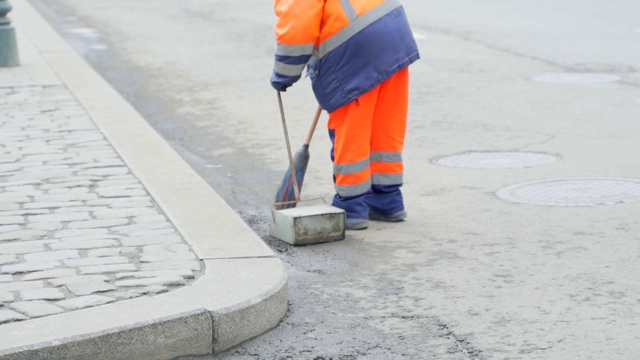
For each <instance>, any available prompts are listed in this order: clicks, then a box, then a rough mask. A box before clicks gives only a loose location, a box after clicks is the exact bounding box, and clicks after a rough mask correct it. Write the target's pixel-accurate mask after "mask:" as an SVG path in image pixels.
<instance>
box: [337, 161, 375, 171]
mask: <svg viewBox="0 0 640 360" xmlns="http://www.w3.org/2000/svg"><path fill="white" fill-rule="evenodd" d="M369 165H370V162H369V159H364V160H362V161H358V162H356V163H352V164H345V165H335V164H334V165H333V173H334V174H340V175H350V174H357V173H359V172H361V171H364V170H366V169H368V168H369Z"/></svg>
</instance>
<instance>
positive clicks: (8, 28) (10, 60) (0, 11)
mask: <svg viewBox="0 0 640 360" xmlns="http://www.w3.org/2000/svg"><path fill="white" fill-rule="evenodd" d="M11 9H12V7H11V4H9V0H0V67H5V66H18V65H20V59H19V58H18V43H17V41H16V31H15V29H14V28H13V26H12V25H11V20H10V19H9V18H8V17H7V14H8V13H9V12H10V11H11Z"/></svg>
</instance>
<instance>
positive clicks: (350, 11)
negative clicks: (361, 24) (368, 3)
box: [340, 0, 358, 21]
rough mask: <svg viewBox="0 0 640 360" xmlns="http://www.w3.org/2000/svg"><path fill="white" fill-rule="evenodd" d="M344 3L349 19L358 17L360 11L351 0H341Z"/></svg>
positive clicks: (343, 6)
mask: <svg viewBox="0 0 640 360" xmlns="http://www.w3.org/2000/svg"><path fill="white" fill-rule="evenodd" d="M340 3H341V4H342V8H343V9H344V13H345V14H347V17H348V18H349V20H351V21H353V20H355V19H357V18H358V12H357V11H356V9H354V8H353V5H352V4H351V1H349V0H340Z"/></svg>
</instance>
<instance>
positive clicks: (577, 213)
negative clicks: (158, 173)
mask: <svg viewBox="0 0 640 360" xmlns="http://www.w3.org/2000/svg"><path fill="white" fill-rule="evenodd" d="M31 2H32V3H33V4H34V5H36V7H37V8H38V9H39V10H40V11H41V12H42V13H43V14H44V15H45V17H46V18H47V19H48V20H49V21H50V22H51V23H52V24H53V25H54V26H55V27H56V28H57V29H58V31H59V32H60V33H61V34H62V35H63V36H64V37H65V38H66V39H67V40H68V41H69V43H70V44H72V45H73V47H74V48H75V49H76V50H77V51H78V52H80V53H81V54H82V55H83V56H84V57H85V58H86V59H87V60H88V61H89V62H90V63H91V65H92V66H94V68H96V69H97V70H98V72H100V73H101V74H102V75H103V76H104V77H105V78H106V79H107V80H108V81H109V82H110V83H111V84H112V85H113V86H114V87H115V88H116V89H117V90H118V91H119V92H120V93H121V94H123V95H124V96H125V97H126V98H127V99H128V100H129V101H130V102H131V103H132V104H133V105H134V106H135V107H136V109H137V110H138V111H139V112H140V113H141V114H142V115H143V116H144V117H145V118H146V119H147V120H148V121H149V123H150V124H151V125H152V126H153V127H154V128H155V129H156V130H157V131H158V132H159V133H160V134H161V135H162V136H163V137H164V138H165V139H166V140H167V142H169V143H170V144H171V145H172V146H173V147H174V148H175V149H176V150H177V151H178V153H180V155H181V156H182V157H183V158H184V159H185V160H186V161H187V162H188V163H189V164H190V165H191V166H192V167H193V168H194V169H195V170H196V171H197V172H198V173H199V174H200V175H201V176H202V177H203V178H204V179H205V180H206V181H207V182H208V183H209V184H210V185H211V186H212V187H213V188H214V189H215V190H216V191H217V192H218V193H219V194H220V195H221V196H222V197H223V198H224V199H225V200H226V201H227V202H228V203H229V204H230V205H231V206H232V207H233V208H234V209H235V210H236V211H237V212H238V214H240V216H241V217H242V218H243V219H244V220H245V221H246V222H247V223H248V224H249V225H250V226H251V227H252V228H253V229H254V230H255V231H256V232H257V233H258V234H259V235H261V236H262V237H263V238H264V239H265V241H267V243H269V245H270V246H271V247H272V248H273V249H274V250H275V251H276V252H277V253H278V254H279V256H280V257H281V258H282V259H283V261H284V262H285V263H286V264H287V266H288V270H289V276H290V278H289V279H290V280H289V281H290V283H289V284H290V292H289V294H290V295H289V296H290V306H289V312H288V314H287V316H286V317H285V319H284V320H283V322H282V323H281V324H280V325H279V326H278V327H277V328H276V329H274V330H273V331H271V332H269V333H267V334H265V335H263V336H261V337H259V338H257V339H254V340H251V341H249V342H247V343H245V344H242V345H240V346H238V347H237V348H234V349H232V350H229V351H227V352H226V353H224V354H220V355H218V356H216V358H217V359H443V360H449V359H452V360H453V359H456V360H457V359H633V358H640V345H639V344H640V341H639V340H640V339H638V337H639V334H640V329H639V328H638V322H639V321H640V315H639V311H638V302H639V301H640V297H638V293H639V291H640V285H639V284H638V281H637V279H638V278H639V276H640V271H639V270H638V267H637V260H638V254H639V253H640V249H639V246H638V242H637V238H636V236H635V235H634V234H638V231H640V224H639V223H638V220H637V216H635V217H634V216H633V215H632V214H633V213H634V212H635V214H638V213H640V212H639V211H638V209H639V208H638V206H637V205H633V204H630V205H620V206H617V205H616V206H610V207H589V208H584V207H575V208H573V207H536V206H525V205H515V204H511V203H507V202H504V201H501V200H498V199H497V198H496V197H495V195H494V193H495V191H496V190H497V189H499V188H501V187H503V186H506V185H510V184H513V183H518V182H525V181H531V180H535V179H541V178H552V177H553V178H559V177H580V176H616V177H634V176H638V174H640V164H639V163H638V157H637V150H638V145H637V138H638V135H639V133H640V121H638V119H640V89H638V86H640V17H638V14H640V2H638V1H630V0H610V1H597V0H596V1H576V0H566V1H552V0H542V1H541V0H536V1H533V0H522V1H498V0H488V1H482V2H479V1H472V0H455V1H451V0H446V1H445V0H440V1H435V0H406V1H404V4H405V6H406V9H407V12H408V14H409V17H410V20H411V23H412V26H413V29H414V32H415V35H416V39H417V41H418V43H419V46H420V49H421V53H422V60H421V61H420V62H418V63H417V64H415V65H414V66H412V68H411V74H412V80H411V81H412V84H411V86H412V100H411V110H410V118H409V129H408V137H407V149H406V152H405V160H406V164H407V166H406V167H407V174H406V186H405V194H406V198H407V208H408V211H409V218H408V220H407V221H406V222H404V223H400V224H373V225H372V226H371V228H370V229H368V230H366V231H362V232H353V233H349V236H348V238H347V239H346V240H345V241H341V242H337V243H332V244H326V245H321V246H312V247H304V248H294V247H290V246H288V245H286V244H283V243H281V242H278V241H277V240H274V239H271V238H269V237H268V236H267V229H268V225H267V219H268V216H269V211H270V210H269V209H270V204H271V202H272V201H273V197H274V194H275V189H276V188H277V186H278V184H279V181H280V180H281V177H282V175H283V173H284V170H285V169H286V167H287V160H286V153H285V147H284V140H283V137H282V132H281V127H280V122H279V121H280V119H279V114H278V108H277V102H276V96H275V92H274V91H273V89H271V87H270V86H269V83H268V79H269V74H270V71H271V67H272V64H273V59H272V56H273V55H272V54H273V51H274V44H275V40H274V35H273V30H272V28H273V23H274V21H275V16H274V15H273V9H272V6H273V3H272V1H264V0H262V1H257V0H209V1H204V0H164V1H157V0H153V1H152V0H136V1H127V0H92V1H83V0H31ZM563 72H580V73H607V74H614V75H616V76H619V77H620V81H618V82H616V83H611V84H609V83H607V84H583V85H580V84H579V85H575V84H559V85H549V84H537V83H534V82H532V81H529V80H528V79H529V78H531V77H533V76H536V75H540V74H546V73H563ZM284 100H285V109H286V112H287V116H288V119H289V123H290V124H289V127H290V129H289V130H290V133H291V134H292V143H293V147H294V148H296V147H297V146H299V145H298V144H301V142H302V139H303V138H304V135H305V134H306V130H307V127H308V125H309V123H310V121H311V120H312V117H313V113H314V110H315V107H316V105H315V101H314V98H313V95H312V93H311V90H310V84H309V81H308V79H302V80H301V81H300V83H298V84H296V86H294V87H293V88H292V89H290V90H289V91H287V93H286V94H285V95H284ZM326 119H327V116H326V114H325V115H324V116H323V118H322V120H321V124H320V126H319V128H318V131H317V133H316V136H315V138H314V142H313V143H312V145H311V152H312V158H311V163H310V165H309V171H308V175H307V177H306V179H305V188H304V191H303V192H304V196H305V197H307V198H317V197H322V198H325V199H327V200H329V199H330V198H331V196H332V194H333V187H332V181H331V164H330V161H329V156H328V153H329V146H330V144H329V140H328V137H327V136H326V131H324V127H326ZM473 150H476V151H490V150H491V151H518V152H524V151H539V152H542V153H548V154H554V155H557V158H558V159H561V161H557V162H555V163H554V164H551V165H544V166H539V167H531V168H526V169H519V170H511V169H509V170H504V169H498V170H461V169H451V168H444V167H438V166H435V165H434V164H433V160H434V159H436V158H438V157H441V156H445V155H453V154H461V153H465V152H468V151H473ZM634 154H635V155H634ZM630 196H631V195H630Z"/></svg>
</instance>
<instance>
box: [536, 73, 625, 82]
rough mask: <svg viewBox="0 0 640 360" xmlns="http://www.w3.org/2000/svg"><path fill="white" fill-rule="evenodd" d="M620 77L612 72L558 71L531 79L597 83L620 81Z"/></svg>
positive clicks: (537, 80)
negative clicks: (557, 72)
mask: <svg viewBox="0 0 640 360" xmlns="http://www.w3.org/2000/svg"><path fill="white" fill-rule="evenodd" d="M620 80H622V78H621V77H620V76H618V75H612V74H589V73H559V74H542V75H538V76H534V77H532V78H531V81H535V82H541V83H553V84H597V83H607V82H616V81H620Z"/></svg>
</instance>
